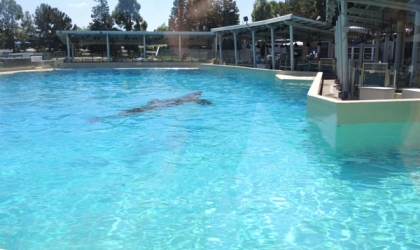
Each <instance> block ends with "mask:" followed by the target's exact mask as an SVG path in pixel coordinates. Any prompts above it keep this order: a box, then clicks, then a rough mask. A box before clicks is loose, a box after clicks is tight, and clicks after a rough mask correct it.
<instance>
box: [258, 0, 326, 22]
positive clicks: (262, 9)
mask: <svg viewBox="0 0 420 250" xmlns="http://www.w3.org/2000/svg"><path fill="white" fill-rule="evenodd" d="M286 14H293V15H296V16H301V17H306V18H309V19H316V18H317V17H318V16H321V17H324V16H325V6H324V0H285V1H284V2H282V1H279V2H276V1H274V0H272V1H270V2H268V1H267V0H255V2H254V8H253V11H252V15H251V16H252V21H254V22H255V21H261V20H266V19H270V18H273V17H276V16H277V15H280V16H282V15H286Z"/></svg>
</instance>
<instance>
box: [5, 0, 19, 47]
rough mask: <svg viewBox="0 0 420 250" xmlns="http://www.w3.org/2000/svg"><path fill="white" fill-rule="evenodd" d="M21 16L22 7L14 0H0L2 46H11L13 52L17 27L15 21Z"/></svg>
mask: <svg viewBox="0 0 420 250" xmlns="http://www.w3.org/2000/svg"><path fill="white" fill-rule="evenodd" d="M22 16H23V13H22V7H21V6H20V5H19V4H17V3H16V2H15V0H1V2H0V29H1V35H2V39H1V40H2V41H5V42H4V44H3V46H7V47H9V48H13V52H15V35H16V31H17V29H18V24H17V23H16V21H18V20H20V19H21V18H22Z"/></svg>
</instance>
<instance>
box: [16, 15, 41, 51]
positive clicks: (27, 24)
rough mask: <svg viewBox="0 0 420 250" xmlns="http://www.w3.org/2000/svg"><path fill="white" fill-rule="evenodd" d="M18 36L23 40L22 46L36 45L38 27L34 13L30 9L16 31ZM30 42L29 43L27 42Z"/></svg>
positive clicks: (19, 39)
mask: <svg viewBox="0 0 420 250" xmlns="http://www.w3.org/2000/svg"><path fill="white" fill-rule="evenodd" d="M16 38H17V40H18V41H20V42H22V43H23V44H22V45H21V48H25V49H26V47H30V46H34V45H35V41H36V29H35V23H34V20H33V19H32V15H31V14H29V11H25V13H24V14H23V16H22V19H21V21H20V26H19V28H18V30H17V32H16ZM26 42H29V44H26Z"/></svg>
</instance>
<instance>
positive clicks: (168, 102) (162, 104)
mask: <svg viewBox="0 0 420 250" xmlns="http://www.w3.org/2000/svg"><path fill="white" fill-rule="evenodd" d="M201 94H203V91H197V92H193V93H189V94H186V95H183V96H180V97H177V98H170V99H165V100H158V99H155V100H151V101H149V102H148V103H147V104H146V105H143V106H141V107H138V108H133V109H128V110H123V111H121V112H120V113H118V114H115V115H109V116H105V117H96V118H94V119H92V120H91V122H98V121H101V120H103V119H105V118H112V117H124V116H128V115H132V114H137V113H142V112H145V111H149V110H154V109H161V108H167V107H171V106H177V105H181V104H184V103H187V102H195V103H198V104H201V105H211V104H212V102H211V101H208V100H205V99H199V98H200V96H201Z"/></svg>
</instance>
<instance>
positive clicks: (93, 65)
mask: <svg viewBox="0 0 420 250" xmlns="http://www.w3.org/2000/svg"><path fill="white" fill-rule="evenodd" d="M199 66H200V63H199V62H158V61H157V62H85V63H83V62H81V63H65V62H64V61H63V60H56V61H54V68H56V69H100V68H114V69H118V68H198V67H199Z"/></svg>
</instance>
